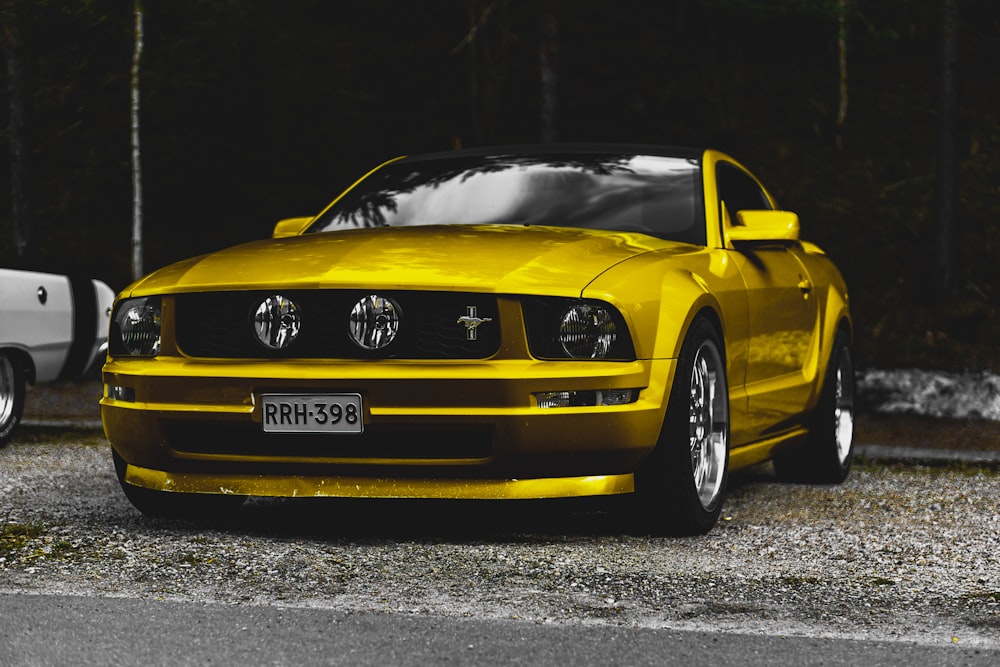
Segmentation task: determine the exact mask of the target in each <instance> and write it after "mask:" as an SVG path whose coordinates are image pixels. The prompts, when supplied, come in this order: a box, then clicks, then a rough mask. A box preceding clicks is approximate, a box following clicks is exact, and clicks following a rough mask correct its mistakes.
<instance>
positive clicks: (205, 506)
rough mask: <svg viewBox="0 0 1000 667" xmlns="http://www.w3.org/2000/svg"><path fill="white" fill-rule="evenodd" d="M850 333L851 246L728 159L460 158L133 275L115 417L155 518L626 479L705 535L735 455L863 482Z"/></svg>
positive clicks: (663, 527)
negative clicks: (839, 243) (828, 241)
mask: <svg viewBox="0 0 1000 667" xmlns="http://www.w3.org/2000/svg"><path fill="white" fill-rule="evenodd" d="M851 338H852V327H851V316H850V312H849V304H848V296H847V289H846V287H845V285H844V280H843V278H842V277H841V275H840V273H839V272H838V270H837V268H836V267H835V266H834V264H833V262H832V261H831V260H830V259H829V258H828V257H827V256H826V255H825V254H824V253H823V251H822V250H820V249H819V248H818V247H816V246H815V245H813V244H811V243H808V242H805V241H802V240H800V238H799V220H798V217H797V216H796V215H795V214H794V213H791V212H789V211H782V210H780V209H778V207H777V205H776V203H775V200H774V198H773V197H772V196H771V195H770V194H769V193H768V191H767V190H766V189H765V188H764V187H763V186H762V185H761V184H760V182H759V181H758V180H757V179H756V178H755V177H754V176H752V175H751V174H750V172H749V171H748V170H747V169H746V168H745V167H743V166H742V165H741V164H740V163H738V162H737V161H735V160H734V159H732V158H731V157H729V156H727V155H725V154H723V153H720V152H718V151H715V150H692V149H676V148H665V147H656V146H631V145H612V146H607V145H600V146H571V145H566V146H558V145H557V146H544V147H498V148H491V149H479V150H465V151H455V152H448V153H440V154H431V155H421V156H413V157H404V158H398V159H395V160H390V161H389V162H386V163H385V164H383V165H381V166H379V167H377V168H376V169H374V170H372V171H371V172H369V173H368V174H366V175H365V176H364V177H363V178H361V179H360V180H358V181H357V182H356V183H355V184H354V185H353V186H351V187H350V188H348V189H347V191H345V192H344V193H343V194H341V195H340V196H339V197H338V198H337V199H335V200H334V201H333V203H332V204H330V205H329V206H328V207H327V208H326V209H325V210H323V211H322V212H320V213H319V214H318V215H316V216H312V217H308V218H293V219H288V220H283V221H281V222H279V223H278V224H277V226H276V227H275V229H274V234H273V238H271V239H268V240H262V241H256V242H252V243H247V244H245V245H240V246H237V247H235V248H230V249H228V250H223V251H221V252H217V253H214V254H211V255H206V256H203V257H196V258H194V259H190V260H187V261H183V262H179V263H177V264H174V265H172V266H168V267H166V268H164V269H161V270H159V271H157V272H155V273H153V274H151V275H149V276H147V277H145V278H143V279H141V280H139V281H138V282H136V283H134V284H133V285H131V286H129V287H128V288H126V289H125V290H124V291H123V292H122V293H121V294H119V295H118V298H117V300H116V303H115V307H114V312H113V314H112V321H111V330H110V336H109V355H108V360H107V363H106V365H105V366H104V369H103V380H104V385H105V388H104V398H103V400H102V401H101V413H102V416H103V420H104V427H105V430H106V432H107V436H108V439H109V440H110V442H111V445H112V448H113V451H114V460H115V467H116V470H117V473H118V478H119V480H120V481H121V485H122V488H123V489H124V492H125V495H126V496H127V497H128V498H129V500H130V501H131V502H132V503H133V505H135V506H136V507H137V508H138V509H139V510H141V511H142V512H144V513H147V514H150V515H176V514H190V513H200V512H204V511H208V510H211V511H219V510H223V509H232V508H234V507H237V506H238V504H239V503H240V502H242V501H243V499H244V498H245V497H247V496H287V497H291V496H299V497H302V496H331V497H364V498H453V499H525V498H555V497H570V496H596V495H612V494H632V496H631V497H632V499H634V501H636V502H634V503H633V502H627V503H624V505H625V506H627V507H629V508H630V509H629V511H628V516H629V517H630V518H632V517H637V518H638V519H639V522H640V523H639V528H640V529H642V530H644V531H648V532H651V533H656V534H698V533H704V532H706V531H708V530H709V529H710V528H711V527H712V526H713V525H714V524H715V522H716V521H717V519H718V516H719V512H720V510H721V507H722V503H723V500H724V496H725V491H726V481H727V477H728V474H729V471H730V470H732V469H736V468H742V467H746V466H750V465H753V464H757V463H760V462H763V461H766V460H768V459H772V460H773V461H774V465H775V468H776V470H777V472H778V474H779V475H780V476H782V477H784V478H788V479H798V480H813V481H818V482H829V483H836V482H840V481H842V480H843V479H844V478H845V477H846V476H847V474H848V471H849V469H850V466H851V458H852V434H853V413H854V407H853V403H854V369H853V365H852V360H851Z"/></svg>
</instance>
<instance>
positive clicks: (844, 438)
mask: <svg viewBox="0 0 1000 667" xmlns="http://www.w3.org/2000/svg"><path fill="white" fill-rule="evenodd" d="M834 391H835V395H834V402H833V419H834V427H833V437H834V438H835V439H836V443H837V457H838V459H839V461H840V464H841V465H844V464H845V463H846V462H847V457H848V456H850V455H851V443H852V441H853V440H854V366H853V365H852V363H851V353H850V352H849V351H848V350H846V349H845V350H843V351H842V352H841V354H840V361H839V363H838V365H837V376H836V384H835V390H834Z"/></svg>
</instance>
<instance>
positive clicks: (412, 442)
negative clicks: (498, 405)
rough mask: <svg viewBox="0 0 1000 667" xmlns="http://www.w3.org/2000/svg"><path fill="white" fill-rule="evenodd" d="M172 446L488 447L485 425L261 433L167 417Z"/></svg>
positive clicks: (308, 452)
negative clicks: (325, 432)
mask: <svg viewBox="0 0 1000 667" xmlns="http://www.w3.org/2000/svg"><path fill="white" fill-rule="evenodd" d="M164 431H165V432H166V435H167V439H168V441H169V442H170V445H171V447H173V448H174V449H176V450H178V451H183V452H189V453H198V454H223V455H226V454H228V455H236V456H275V457H279V456H280V457H296V458H302V457H308V458H336V459H352V458H359V459H360V458H363V459H372V458H384V459H402V460H406V459H409V460H415V461H417V460H427V459H485V458H489V457H490V456H491V455H492V453H493V430H492V428H491V427H489V426H474V425H470V426H452V427H438V426H435V427H421V426H412V425H408V426H388V425H373V426H368V427H366V429H365V431H364V433H358V434H312V433H264V432H263V431H262V430H261V429H260V426H256V425H251V424H247V425H240V426H237V425H234V424H218V423H210V422H200V423H188V422H185V423H180V422H167V423H165V424H164Z"/></svg>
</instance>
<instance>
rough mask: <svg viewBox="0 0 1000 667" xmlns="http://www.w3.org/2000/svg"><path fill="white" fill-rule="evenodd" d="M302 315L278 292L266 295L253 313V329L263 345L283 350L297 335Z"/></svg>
mask: <svg viewBox="0 0 1000 667" xmlns="http://www.w3.org/2000/svg"><path fill="white" fill-rule="evenodd" d="M301 327H302V316H301V315H300V314H299V307H298V306H297V305H295V302H294V301H292V300H291V299H288V298H285V297H284V296H282V295H280V294H274V295H272V296H269V297H267V298H266V299H264V300H263V301H261V302H260V304H259V305H258V306H257V310H256V311H255V312H254V314H253V331H254V334H256V336H257V340H258V341H260V344H261V345H263V346H264V347H267V348H270V349H272V350H283V349H285V348H286V347H288V346H289V345H291V344H292V343H293V342H294V341H295V339H296V338H297V337H298V335H299V329H301Z"/></svg>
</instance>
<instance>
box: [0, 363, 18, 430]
mask: <svg viewBox="0 0 1000 667" xmlns="http://www.w3.org/2000/svg"><path fill="white" fill-rule="evenodd" d="M16 401H17V378H16V377H15V376H14V365H13V364H11V363H10V359H8V358H7V356H6V355H4V354H0V429H2V428H3V427H4V425H6V424H7V422H9V421H10V420H11V419H12V418H13V417H14V405H15V402H16Z"/></svg>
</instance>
